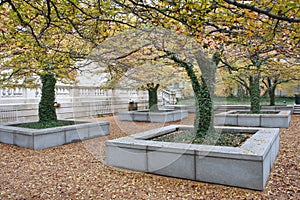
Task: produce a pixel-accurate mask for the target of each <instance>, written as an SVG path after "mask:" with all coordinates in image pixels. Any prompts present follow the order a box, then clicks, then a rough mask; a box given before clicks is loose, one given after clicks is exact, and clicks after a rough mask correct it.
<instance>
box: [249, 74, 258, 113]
mask: <svg viewBox="0 0 300 200" xmlns="http://www.w3.org/2000/svg"><path fill="white" fill-rule="evenodd" d="M259 79H260V78H259V76H250V78H249V81H250V106H251V109H250V110H251V112H252V113H259V112H260V89H259Z"/></svg>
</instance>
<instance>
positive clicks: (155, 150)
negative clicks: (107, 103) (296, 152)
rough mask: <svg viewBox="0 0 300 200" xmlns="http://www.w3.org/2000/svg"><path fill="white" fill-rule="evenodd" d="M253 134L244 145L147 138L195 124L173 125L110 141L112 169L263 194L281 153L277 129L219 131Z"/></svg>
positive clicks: (109, 161) (107, 155) (190, 127)
mask: <svg viewBox="0 0 300 200" xmlns="http://www.w3.org/2000/svg"><path fill="white" fill-rule="evenodd" d="M218 128H220V129H222V130H224V131H233V132H249V133H253V135H252V136H251V137H250V138H249V139H248V140H247V141H246V142H245V143H244V144H243V145H242V146H241V147H227V146H223V147H221V146H212V145H198V144H183V143H172V142H160V141H152V140H147V139H151V138H153V137H157V136H160V135H164V134H166V133H170V132H173V131H175V130H179V129H193V127H192V126H184V125H171V126H167V127H163V128H160V129H156V130H151V131H147V132H143V133H139V134H135V135H131V136H128V137H123V138H118V139H114V140H108V141H106V163H107V165H110V166H115V167H120V168H126V169H130V170H136V171H142V172H149V173H154V174H159V175H164V176H172V177H178V178H184V179H191V180H196V181H203V182H210V183H217V184H223V185H230V186H237V187H243V188H249V189H254V190H263V189H264V187H265V185H266V183H267V180H268V176H269V174H270V171H271V168H272V166H273V163H274V161H275V159H276V156H277V154H278V151H279V129H278V128H273V129H271V128H268V129H266V128H241V127H218Z"/></svg>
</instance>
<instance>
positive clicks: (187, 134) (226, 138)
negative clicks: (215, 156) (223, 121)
mask: <svg viewBox="0 0 300 200" xmlns="http://www.w3.org/2000/svg"><path fill="white" fill-rule="evenodd" d="M251 135H252V134H251V133H236V132H222V133H214V134H208V135H206V137H204V138H196V136H195V133H194V132H193V131H188V130H181V131H175V132H172V133H169V134H165V135H162V136H159V137H155V138H152V139H151V140H153V141H161V142H177V143H188V144H206V145H215V146H232V147H239V146H241V145H242V144H243V143H244V142H245V141H246V140H247V139H248V138H250V137H251Z"/></svg>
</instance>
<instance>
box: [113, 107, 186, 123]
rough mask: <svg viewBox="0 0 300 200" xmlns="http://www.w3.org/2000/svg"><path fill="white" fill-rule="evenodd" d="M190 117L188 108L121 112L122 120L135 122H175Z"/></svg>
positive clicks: (120, 117) (120, 118)
mask: <svg viewBox="0 0 300 200" xmlns="http://www.w3.org/2000/svg"><path fill="white" fill-rule="evenodd" d="M187 117H188V111H187V110H172V111H165V112H148V111H128V112H121V113H119V116H118V118H119V120H121V121H135V122H174V121H179V120H182V119H184V118H187Z"/></svg>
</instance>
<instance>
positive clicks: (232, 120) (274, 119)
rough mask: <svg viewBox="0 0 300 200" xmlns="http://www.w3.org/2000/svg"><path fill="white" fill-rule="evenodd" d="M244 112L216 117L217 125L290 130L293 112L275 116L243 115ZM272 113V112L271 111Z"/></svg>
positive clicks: (283, 111) (225, 113)
mask: <svg viewBox="0 0 300 200" xmlns="http://www.w3.org/2000/svg"><path fill="white" fill-rule="evenodd" d="M242 112H243V111H236V110H234V111H228V112H222V113H219V114H216V115H215V125H224V126H250V127H269V128H270V127H271V128H288V127H289V124H290V121H291V111H290V110H282V111H276V112H275V111H274V114H271V113H270V114H243V113H242ZM269 112H272V111H269Z"/></svg>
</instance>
